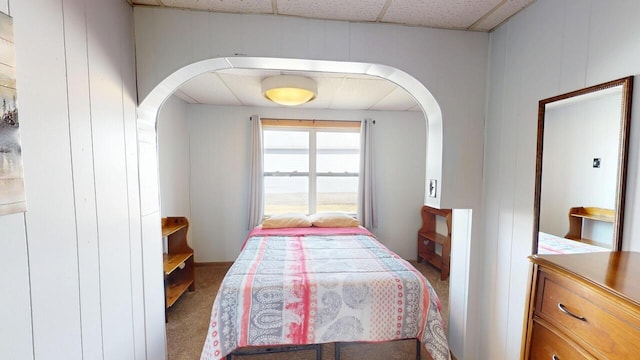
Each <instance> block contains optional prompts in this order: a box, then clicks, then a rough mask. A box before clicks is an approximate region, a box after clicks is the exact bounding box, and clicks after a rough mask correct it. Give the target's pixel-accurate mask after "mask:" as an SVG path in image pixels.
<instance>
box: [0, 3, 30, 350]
mask: <svg viewBox="0 0 640 360" xmlns="http://www.w3.org/2000/svg"><path fill="white" fill-rule="evenodd" d="M9 10H10V9H9V1H8V0H2V1H0V11H2V12H3V13H5V14H7V15H10V16H12V13H11V12H10V11H9ZM0 229H2V230H1V231H2V241H0V242H1V243H2V251H3V253H4V254H10V256H6V258H5V259H4V261H2V262H0V283H2V284H5V288H4V289H3V292H4V293H5V294H10V296H4V297H2V299H1V300H0V319H2V320H3V324H2V326H0V359H25V360H29V359H33V336H32V330H33V329H32V327H31V321H32V319H31V296H30V290H31V288H30V286H29V261H28V259H29V258H28V256H29V255H28V252H27V250H28V249H27V239H26V233H25V230H26V228H25V217H24V214H23V213H18V214H12V215H5V216H0Z"/></svg>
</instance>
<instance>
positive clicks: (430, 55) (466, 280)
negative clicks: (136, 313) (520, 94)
mask: <svg viewBox="0 0 640 360" xmlns="http://www.w3.org/2000/svg"><path fill="white" fill-rule="evenodd" d="M134 21H135V24H136V26H135V31H136V59H137V69H138V72H137V75H138V90H139V98H140V100H141V103H140V104H141V106H139V111H138V136H139V139H141V140H140V146H139V157H140V166H141V169H140V183H141V193H140V195H141V204H142V212H143V238H144V239H147V238H148V239H149V241H144V243H145V246H149V248H146V247H145V251H144V253H145V254H149V257H148V258H147V257H145V273H147V272H148V273H150V274H151V273H153V272H152V268H154V267H155V266H156V264H155V263H154V261H156V260H155V258H152V257H151V255H152V254H154V253H156V252H159V251H160V250H159V249H153V246H155V245H153V239H154V237H156V236H157V235H156V234H155V232H156V231H157V230H156V229H155V228H154V227H151V225H152V224H153V223H155V222H157V220H158V218H159V206H158V204H157V195H156V194H157V191H158V190H157V168H156V167H155V166H154V162H155V161H156V160H155V159H156V158H157V154H156V150H155V144H154V143H153V140H154V139H155V136H154V130H155V121H156V116H157V115H156V112H157V108H156V106H155V105H152V106H151V105H150V104H157V103H159V102H160V101H162V100H163V98H164V96H165V95H164V94H167V93H170V92H172V91H173V90H174V89H175V88H176V87H177V86H178V85H180V82H181V81H184V80H185V79H186V74H195V73H196V69H201V71H207V70H210V69H211V68H225V67H229V66H230V65H231V64H239V66H241V64H242V62H243V61H242V60H243V59H244V56H247V57H248V58H247V60H248V61H256V59H258V58H262V57H277V58H292V59H312V60H330V61H348V62H360V63H361V64H382V65H385V66H375V65H373V66H371V65H369V67H370V68H371V69H373V70H375V71H374V73H375V74H376V75H379V76H381V77H391V78H394V77H395V78H398V79H400V78H402V80H403V81H404V80H407V78H409V77H413V78H411V80H413V79H417V81H419V82H420V83H421V85H420V86H419V87H420V89H422V93H421V96H422V95H424V93H425V91H424V87H426V89H428V91H429V92H431V94H433V96H434V97H435V100H436V101H437V103H438V105H439V108H440V109H441V113H440V112H438V114H441V115H442V122H440V121H434V122H433V123H430V126H431V129H429V130H430V133H429V136H431V135H433V134H442V138H441V139H440V138H437V140H438V141H437V142H434V141H430V142H429V144H427V145H428V146H429V148H430V153H431V156H433V158H434V161H430V162H429V163H427V164H426V166H427V169H429V170H428V171H429V172H430V174H431V175H432V176H435V177H436V178H440V179H441V180H442V181H441V183H440V185H441V186H440V190H441V193H440V198H439V199H438V200H439V202H438V201H436V202H437V203H438V204H439V205H440V206H442V207H453V208H469V209H474V210H479V209H480V206H481V193H482V185H481V179H482V150H483V131H484V109H485V101H486V98H485V92H486V80H487V76H486V75H487V60H488V59H487V58H488V56H487V55H488V46H487V45H488V43H487V41H488V36H487V34H486V33H474V32H464V31H452V30H437V29H427V28H419V27H410V26H400V25H387V24H364V23H348V22H342V21H325V20H313V19H299V18H294V17H281V16H264V15H232V14H220V13H207V12H197V11H185V10H173V9H160V8H143V7H136V8H135V9H134ZM227 57H232V58H233V59H231V60H232V61H230V60H229V59H228V58H227ZM262 62H263V64H261V65H262V66H265V64H269V63H270V60H269V59H262ZM290 63H292V64H297V63H296V62H295V61H291V62H290ZM271 64H275V65H277V66H283V65H282V61H273V62H271ZM245 65H247V64H245ZM323 66H328V65H327V64H324V63H323ZM331 66H335V67H336V69H338V66H337V65H335V64H333V63H331ZM340 69H341V70H339V71H342V72H344V70H343V69H342V68H340ZM395 69H398V70H399V71H396V70H395ZM399 72H402V74H403V75H402V76H401V75H399V74H398V73H399ZM364 73H366V72H364ZM407 74H409V75H407ZM409 82H411V81H409ZM411 83H412V84H414V83H413V82H411ZM422 85H424V87H422ZM156 86H157V88H156ZM411 86H414V85H411ZM417 87H418V86H416V88H417ZM410 90H414V89H413V88H412V89H410ZM425 97H426V96H425ZM427 100H428V101H427ZM421 101H423V102H424V104H425V106H431V105H432V104H430V103H429V101H431V100H430V99H422V98H421ZM436 107H438V106H436ZM438 119H440V118H438ZM438 130H440V131H438ZM431 146H435V147H436V148H435V149H432V148H431ZM437 146H441V148H438V147H437ZM440 150H441V151H442V156H440V155H439V154H437V152H438V151H440ZM434 154H435V155H434ZM427 156H430V155H429V154H427ZM440 170H441V171H440ZM440 172H441V173H440ZM434 174H435V175H434ZM428 176H429V174H428ZM194 213H195V211H194ZM473 214H474V215H476V214H477V216H474V217H473V220H472V221H473V226H472V228H471V230H470V231H469V232H467V233H468V234H471V239H469V238H465V239H457V240H456V239H455V238H454V239H453V241H458V242H462V245H464V247H466V248H468V249H469V251H468V252H467V253H466V254H465V257H464V259H461V262H458V261H453V260H452V264H456V263H457V264H459V265H458V266H454V267H452V269H451V284H453V285H452V286H453V287H454V288H459V289H457V290H460V291H458V293H461V294H464V296H465V298H464V299H463V300H462V301H461V302H460V304H461V306H459V307H456V308H453V309H452V311H451V316H452V317H459V318H461V319H463V320H462V321H465V322H468V324H464V326H461V327H460V328H459V331H452V332H450V338H451V339H453V343H454V344H455V345H454V348H453V351H454V353H455V354H456V355H457V356H458V357H460V358H464V357H465V355H466V353H467V352H469V354H471V353H473V352H474V351H475V349H476V347H477V338H478V333H479V325H480V324H479V322H478V321H477V320H478V316H479V313H478V311H473V312H472V313H470V314H469V316H468V317H467V311H468V309H470V308H471V310H474V309H473V306H470V307H468V306H467V302H471V301H475V300H472V299H476V298H477V297H478V296H477V295H478V293H479V291H480V289H479V287H480V281H479V278H478V277H479V276H480V274H481V269H482V262H483V259H482V255H483V254H482V251H481V243H480V238H479V236H480V233H481V226H480V221H481V212H479V211H476V212H473ZM147 224H148V225H149V226H147ZM458 245H461V244H460V243H459V244H458ZM477 247H478V248H477ZM476 248H477V249H476ZM454 256H455V255H454ZM147 261H148V262H147ZM145 284H146V282H145ZM149 291H151V292H153V291H154V290H153V289H149ZM450 320H451V319H450ZM456 330H458V329H456ZM461 344H462V345H461ZM469 356H471V355H469Z"/></svg>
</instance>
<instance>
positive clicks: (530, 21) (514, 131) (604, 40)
mask: <svg viewBox="0 0 640 360" xmlns="http://www.w3.org/2000/svg"><path fill="white" fill-rule="evenodd" d="M638 11H640V3H637V2H633V1H623V2H616V3H615V4H614V3H608V2H607V3H605V2H600V1H591V2H576V1H560V2H558V1H552V0H539V1H536V2H535V3H533V4H532V5H531V6H529V7H527V8H526V9H525V10H523V11H522V12H520V13H518V14H517V15H516V16H514V17H513V18H511V19H510V20H509V21H508V22H506V23H505V24H503V25H501V26H500V27H499V28H498V29H497V30H495V31H493V32H492V33H491V49H490V53H491V56H490V72H489V89H488V91H489V97H488V103H487V114H488V119H487V126H486V138H485V144H486V146H487V148H486V151H485V161H484V164H485V168H484V174H485V175H484V176H485V179H484V181H485V186H484V199H485V205H484V210H485V215H484V216H485V222H484V224H485V231H484V234H485V239H484V240H485V244H486V249H485V252H484V254H485V263H486V264H492V263H496V264H497V265H496V266H495V268H491V267H487V269H486V270H485V281H484V288H485V289H488V290H487V291H486V292H485V294H483V296H482V298H483V300H482V303H483V308H484V310H485V311H486V315H484V319H485V320H483V321H482V323H483V324H491V325H490V327H489V328H488V329H487V331H484V332H483V333H482V335H481V336H482V339H481V344H486V345H482V347H481V351H480V355H479V357H480V358H505V359H510V358H517V357H518V356H519V351H520V342H521V331H522V320H523V316H522V314H523V312H524V302H525V301H524V300H525V297H526V291H527V289H526V287H527V276H525V275H526V274H527V273H528V267H529V265H528V262H527V261H526V256H527V254H529V252H530V249H531V241H532V234H531V229H532V222H533V195H534V194H533V192H534V177H535V150H536V149H535V148H536V127H537V104H538V101H539V100H540V99H544V98H548V97H550V96H554V95H558V94H560V93H563V92H566V91H570V90H575V89H577V88H580V87H584V86H589V85H594V84H597V83H600V82H604V81H608V80H613V79H616V78H620V77H622V76H627V75H634V74H638V73H640V63H638V62H637V61H636V60H635V59H637V58H638V56H640V45H639V44H638V42H637V41H635V40H634V39H633V35H632V34H636V33H637V32H638V30H640V24H639V23H638V22H637V21H634V15H633V14H636V13H638ZM503 59H504V60H503ZM635 98H636V99H635V100H637V99H638V98H639V97H638V95H636V96H635ZM638 114H640V112H638V110H633V114H632V118H634V119H635V118H637V116H635V115H638ZM639 131H640V128H638V127H634V126H632V127H631V134H630V135H631V137H630V139H631V142H630V149H631V152H634V151H636V150H635V149H637V144H638V141H640V138H639V136H638V132H639ZM509 137H510V138H513V139H514V140H511V139H508V138H509ZM634 154H635V157H634V156H633V155H632V156H631V157H630V159H631V161H630V162H629V165H628V171H629V177H628V180H627V181H628V184H627V203H626V211H625V217H626V220H629V219H634V218H635V217H637V214H638V211H639V210H638V209H639V208H638V193H639V192H638V190H637V189H636V188H637V185H636V184H637V183H636V182H635V179H636V178H637V161H634V160H633V159H634V158H635V159H637V154H638V153H637V151H636V152H635V153H634ZM636 223H637V222H634V221H625V230H624V234H623V243H624V246H623V247H624V248H625V249H634V248H636V249H637V248H638V246H640V245H639V244H640V242H639V241H637V240H636V239H637V236H634V235H635V234H634V233H637V232H638V226H637V225H636ZM494 235H497V236H494ZM494 238H495V239H496V240H495V243H494V240H493V239H494Z"/></svg>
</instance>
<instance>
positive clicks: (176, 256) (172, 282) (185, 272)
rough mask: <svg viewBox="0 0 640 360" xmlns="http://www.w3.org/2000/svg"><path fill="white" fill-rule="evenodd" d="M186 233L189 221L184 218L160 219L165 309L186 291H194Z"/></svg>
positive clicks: (192, 268) (190, 255)
mask: <svg viewBox="0 0 640 360" xmlns="http://www.w3.org/2000/svg"><path fill="white" fill-rule="evenodd" d="M188 231H189V221H188V220H187V218H185V217H167V218H163V219H162V237H163V238H165V237H166V238H167V252H166V253H165V254H164V256H163V261H162V266H163V270H164V293H165V307H166V308H167V309H168V308H170V307H171V306H172V305H173V304H175V302H176V301H178V299H179V298H180V296H182V294H184V293H185V292H186V291H187V290H188V291H194V290H195V289H196V286H195V271H194V260H193V249H191V247H189V244H188V243H187V232H188Z"/></svg>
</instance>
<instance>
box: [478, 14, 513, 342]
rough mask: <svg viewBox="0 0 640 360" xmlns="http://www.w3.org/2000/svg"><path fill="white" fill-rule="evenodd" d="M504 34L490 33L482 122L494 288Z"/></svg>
mask: <svg viewBox="0 0 640 360" xmlns="http://www.w3.org/2000/svg"><path fill="white" fill-rule="evenodd" d="M506 38H507V31H506V30H505V27H500V28H498V29H497V30H495V32H494V33H493V34H492V36H491V42H490V48H491V52H490V59H489V76H490V77H491V79H492V83H491V86H490V88H489V90H490V92H489V94H488V99H489V100H488V103H487V121H486V125H485V146H484V156H485V159H491V161H487V160H485V162H484V172H483V176H484V179H483V180H484V181H483V182H484V184H483V185H484V191H483V217H484V219H483V223H484V229H483V240H484V252H483V257H484V259H485V261H484V269H483V272H484V276H483V278H482V287H483V288H485V289H494V288H495V283H496V278H495V273H496V264H497V259H495V256H496V249H497V246H498V227H499V226H498V224H499V214H500V211H499V210H500V201H499V194H500V192H499V188H498V187H496V186H492V184H496V183H498V182H499V179H500V166H499V164H500V163H501V161H500V158H501V155H502V154H501V152H500V137H501V131H500V125H501V124H500V120H499V119H500V118H501V116H500V115H501V114H502V106H503V102H502V99H503V92H504V73H503V70H502V69H504V66H505V64H506V41H507V40H506ZM479 302H480V307H481V308H482V309H487V308H490V307H491V306H493V303H494V302H495V293H494V292H492V291H486V292H483V293H482V297H481V298H480V299H479ZM490 320H491V316H490V313H489V312H488V311H483V312H482V313H481V316H480V322H481V323H483V324H492V322H490ZM491 331H493V328H492V327H490V328H489V330H488V331H486V332H483V333H482V334H481V339H480V342H479V343H480V352H481V353H482V354H487V353H489V351H490V349H491V347H492V346H493V344H492V343H490V342H489V339H488V338H489V337H490V336H489V334H488V333H490V332H491Z"/></svg>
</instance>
